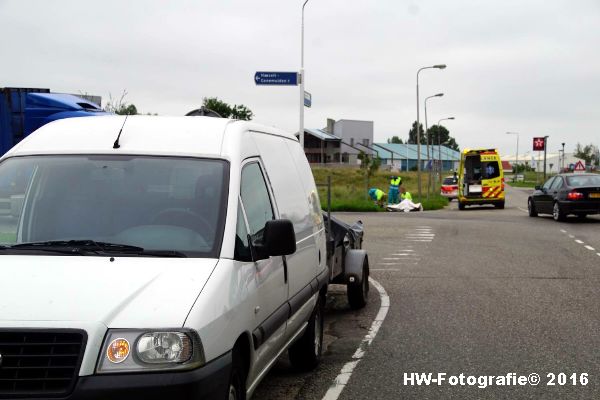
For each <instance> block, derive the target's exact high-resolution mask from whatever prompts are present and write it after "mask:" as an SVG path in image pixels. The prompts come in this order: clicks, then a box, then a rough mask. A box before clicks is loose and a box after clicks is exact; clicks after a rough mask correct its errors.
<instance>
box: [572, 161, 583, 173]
mask: <svg viewBox="0 0 600 400" xmlns="http://www.w3.org/2000/svg"><path fill="white" fill-rule="evenodd" d="M574 171H577V172H583V171H585V165H583V163H582V162H581V160H579V161H577V164H575V169H574Z"/></svg>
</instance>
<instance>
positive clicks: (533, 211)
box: [527, 199, 538, 217]
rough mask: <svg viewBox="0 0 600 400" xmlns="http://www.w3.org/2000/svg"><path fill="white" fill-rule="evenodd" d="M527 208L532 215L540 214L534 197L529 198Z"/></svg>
mask: <svg viewBox="0 0 600 400" xmlns="http://www.w3.org/2000/svg"><path fill="white" fill-rule="evenodd" d="M527 210H528V211H529V216H530V217H537V216H538V213H537V210H536V209H535V204H534V203H533V200H532V199H529V200H527Z"/></svg>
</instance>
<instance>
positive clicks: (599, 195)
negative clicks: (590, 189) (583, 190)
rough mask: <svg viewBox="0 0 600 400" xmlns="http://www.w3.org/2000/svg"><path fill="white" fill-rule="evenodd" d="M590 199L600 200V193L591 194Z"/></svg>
mask: <svg viewBox="0 0 600 400" xmlns="http://www.w3.org/2000/svg"><path fill="white" fill-rule="evenodd" d="M590 199H600V193H590Z"/></svg>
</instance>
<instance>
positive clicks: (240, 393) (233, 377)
mask: <svg viewBox="0 0 600 400" xmlns="http://www.w3.org/2000/svg"><path fill="white" fill-rule="evenodd" d="M227 399H228V400H245V399H246V375H245V373H244V364H243V362H242V359H241V357H240V355H239V353H238V352H237V351H236V350H235V349H234V350H233V361H232V366H231V374H230V376H229V390H228V393H227Z"/></svg>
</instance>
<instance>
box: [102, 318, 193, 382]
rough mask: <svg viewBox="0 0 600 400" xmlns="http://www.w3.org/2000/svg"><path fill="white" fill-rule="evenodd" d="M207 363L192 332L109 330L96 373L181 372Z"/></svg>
mask: <svg viewBox="0 0 600 400" xmlns="http://www.w3.org/2000/svg"><path fill="white" fill-rule="evenodd" d="M204 363H205V357H204V348H203V347H202V342H201V341H200V337H199V336H198V334H197V333H196V332H195V331H193V330H191V329H161V330H137V329H136V330H134V329H110V330H109V331H108V333H107V335H106V338H105V340H104V344H103V345H102V352H101V353H100V359H99V360H98V365H97V367H96V371H97V372H98V373H118V372H135V371H157V370H165V369H168V370H182V369H192V368H196V367H199V366H201V365H202V364H204Z"/></svg>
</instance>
